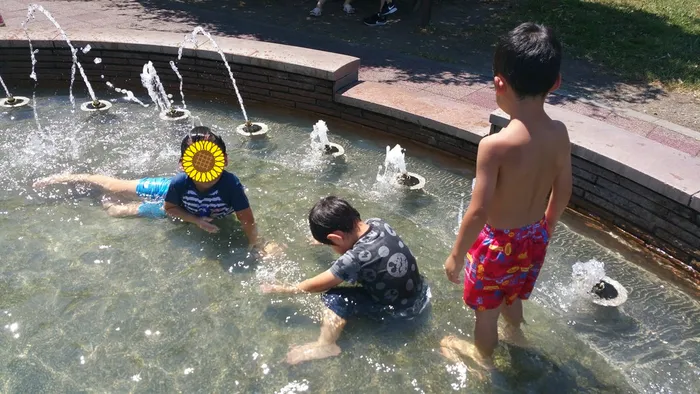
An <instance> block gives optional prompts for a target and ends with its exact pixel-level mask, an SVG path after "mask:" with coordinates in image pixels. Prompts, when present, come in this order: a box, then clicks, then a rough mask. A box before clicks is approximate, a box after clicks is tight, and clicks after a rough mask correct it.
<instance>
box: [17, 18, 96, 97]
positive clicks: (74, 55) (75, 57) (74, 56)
mask: <svg viewBox="0 0 700 394" xmlns="http://www.w3.org/2000/svg"><path fill="white" fill-rule="evenodd" d="M36 11H39V12H41V13H42V14H44V16H46V18H47V19H48V20H49V21H50V22H51V23H53V25H54V26H55V27H56V29H58V31H59V32H60V33H61V37H63V39H64V40H65V41H66V43H67V44H68V47H69V48H70V52H71V57H72V59H73V64H72V65H71V69H70V88H69V90H68V91H69V98H70V103H71V105H72V106H73V107H74V108H75V97H73V83H74V82H75V69H76V67H77V68H78V70H79V71H80V75H81V76H82V77H83V81H85V86H87V89H88V93H90V98H91V99H92V101H97V97H96V96H95V92H94V91H93V90H92V85H90V81H88V78H87V75H85V70H83V66H82V65H81V64H80V62H79V61H78V49H76V48H74V47H73V44H72V43H71V41H70V39H69V38H68V35H66V32H65V31H63V29H62V28H61V25H59V24H58V22H56V19H54V17H53V16H52V15H51V13H50V12H48V11H47V10H45V9H44V7H42V6H41V5H39V4H30V5H29V7H28V8H27V19H26V20H25V21H24V22H23V23H22V29H24V34H25V36H27V41H28V42H29V54H30V56H31V58H32V73H31V74H29V77H30V78H31V79H33V80H35V81H36V80H37V77H36V71H35V69H34V66H35V65H36V57H35V56H34V55H35V54H36V52H37V51H38V50H37V51H35V50H34V47H33V46H32V40H31V39H30V38H29V30H27V24H29V21H30V20H31V19H33V18H34V12H36ZM86 48H87V47H86Z"/></svg>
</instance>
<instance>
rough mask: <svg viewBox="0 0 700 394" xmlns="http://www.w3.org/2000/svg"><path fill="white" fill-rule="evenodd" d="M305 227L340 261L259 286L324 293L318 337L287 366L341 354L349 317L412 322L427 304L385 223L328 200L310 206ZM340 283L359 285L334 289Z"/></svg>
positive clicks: (296, 350) (411, 264) (405, 252)
mask: <svg viewBox="0 0 700 394" xmlns="http://www.w3.org/2000/svg"><path fill="white" fill-rule="evenodd" d="M309 227H311V234H312V235H313V237H314V239H315V240H316V241H318V242H320V243H322V244H325V245H328V246H330V247H331V248H332V249H333V251H334V252H336V253H338V254H340V255H341V256H340V258H338V260H336V261H335V262H334V263H333V265H331V268H330V269H328V270H327V271H325V272H323V273H322V274H319V275H317V276H315V277H313V278H311V279H307V280H305V281H303V282H301V283H298V284H296V285H292V286H287V285H263V286H262V291H263V292H264V293H281V294H297V293H323V296H322V299H323V303H324V304H325V306H326V308H325V310H324V313H323V322H322V323H321V334H320V336H319V338H318V339H317V340H316V341H315V342H311V343H308V344H306V345H302V346H296V347H293V348H292V349H291V350H290V351H289V354H288V355H287V362H288V363H289V364H298V363H301V362H303V361H308V360H316V359H321V358H326V357H332V356H337V355H338V354H340V347H338V345H337V344H336V341H337V340H338V338H339V337H340V334H341V333H342V332H343V328H344V327H345V324H346V323H347V320H348V319H350V318H353V317H359V316H361V317H369V318H373V319H376V320H384V319H394V318H404V319H411V318H413V317H415V316H417V315H419V314H420V313H421V312H423V310H424V309H425V307H426V306H427V305H428V303H429V300H430V290H429V289H428V285H427V284H426V283H424V280H423V277H422V276H421V274H420V272H419V271H418V265H417V264H416V259H415V257H413V254H412V253H411V250H410V249H408V246H407V245H406V244H404V242H403V240H402V239H401V238H400V237H399V236H398V234H396V231H394V229H393V228H392V227H391V226H390V225H389V224H388V223H386V222H385V221H383V220H381V219H368V220H366V221H364V222H363V221H362V220H361V219H360V213H359V212H357V210H356V209H355V208H353V207H352V206H351V205H350V204H349V203H348V202H347V201H345V200H342V199H340V198H337V197H334V196H330V197H325V198H323V199H321V201H319V202H318V203H316V205H314V207H313V208H311V211H310V212H309ZM343 282H350V283H357V284H359V285H360V286H358V287H336V286H338V285H340V284H341V283H343Z"/></svg>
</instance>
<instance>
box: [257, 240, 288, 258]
mask: <svg viewBox="0 0 700 394" xmlns="http://www.w3.org/2000/svg"><path fill="white" fill-rule="evenodd" d="M284 249H285V247H284V246H282V245H279V244H277V243H276V242H268V243H267V244H265V245H264V246H263V247H262V248H260V254H262V256H263V258H270V257H275V256H280V255H282V254H284Z"/></svg>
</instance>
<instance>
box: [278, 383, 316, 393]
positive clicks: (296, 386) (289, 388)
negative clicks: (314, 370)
mask: <svg viewBox="0 0 700 394" xmlns="http://www.w3.org/2000/svg"><path fill="white" fill-rule="evenodd" d="M308 390H309V381H308V380H306V379H302V380H301V381H300V382H297V381H294V382H290V383H287V385H286V386H284V387H282V388H281V389H279V391H276V392H275V393H276V394H295V393H303V392H305V391H308Z"/></svg>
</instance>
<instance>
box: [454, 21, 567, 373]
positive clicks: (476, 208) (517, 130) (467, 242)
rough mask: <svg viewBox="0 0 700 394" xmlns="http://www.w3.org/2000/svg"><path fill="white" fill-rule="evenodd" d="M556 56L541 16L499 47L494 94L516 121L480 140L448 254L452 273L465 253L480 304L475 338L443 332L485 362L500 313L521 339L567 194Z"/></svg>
mask: <svg viewBox="0 0 700 394" xmlns="http://www.w3.org/2000/svg"><path fill="white" fill-rule="evenodd" d="M560 65H561V44H560V43H559V41H558V40H557V38H556V37H555V36H554V32H553V31H552V30H551V29H549V28H547V27H544V26H542V25H537V24H534V23H524V24H522V25H520V26H518V27H516V28H515V29H514V30H512V31H511V32H509V33H508V34H507V35H505V36H504V37H503V38H501V40H500V41H499V43H498V45H497V47H496V53H495V55H494V60H493V71H494V78H493V80H494V84H495V88H496V101H497V102H498V106H499V107H500V108H501V109H502V110H504V111H505V112H506V113H508V114H509V115H510V117H511V121H510V124H509V125H508V126H507V127H506V128H504V129H503V130H501V131H500V132H499V133H497V134H494V135H490V136H488V137H486V138H484V139H483V140H482V141H481V143H480V144H479V149H478V154H477V159H476V161H477V163H476V185H475V188H474V192H473V194H472V200H471V202H470V203H469V208H468V209H467V212H466V214H465V215H464V218H463V220H462V225H461V227H460V229H459V234H458V235H457V240H456V242H455V244H454V246H453V248H452V251H451V253H450V255H449V257H448V258H447V260H446V261H445V273H446V274H447V278H448V279H449V280H450V281H452V282H454V283H459V274H460V272H461V271H462V269H463V268H464V266H465V263H466V273H465V278H464V302H465V303H466V304H467V305H468V306H469V307H471V308H472V309H474V311H475V313H476V323H475V327H474V344H472V343H470V342H467V341H464V340H461V339H457V338H455V337H446V338H444V339H443V340H442V342H441V345H442V347H443V348H442V350H443V353H444V354H446V355H448V356H454V355H455V353H458V354H461V355H463V356H467V357H470V358H472V359H474V360H475V361H476V362H477V363H479V364H480V365H481V366H482V367H486V368H490V367H491V366H492V364H491V356H492V354H493V352H494V349H495V348H496V345H497V344H498V330H497V323H498V317H499V315H501V314H503V317H504V319H505V323H506V325H505V330H504V331H505V334H506V337H507V339H508V337H510V339H511V340H513V341H515V342H520V341H522V340H524V337H523V335H522V331H521V330H520V324H521V323H523V322H524V319H523V304H522V301H523V300H527V299H528V298H529V297H530V292H531V291H532V289H533V287H534V285H535V281H536V280H537V276H538V274H539V272H540V269H541V268H542V263H543V262H544V258H545V254H546V251H547V245H548V243H549V238H550V234H551V233H552V232H553V231H554V228H555V227H556V225H557V222H558V221H559V218H560V217H561V215H562V213H563V212H564V209H565V208H566V205H567V204H568V201H569V198H570V197H571V188H572V178H571V148H570V142H569V136H568V133H567V130H566V126H564V124H563V123H561V122H558V121H555V120H552V119H551V118H550V117H549V116H547V114H546V113H545V111H544V101H545V97H546V96H547V94H548V93H549V92H551V91H553V90H555V89H557V88H558V87H559V85H560V83H561V75H560V74H559V69H560ZM547 198H549V202H547ZM465 257H466V261H465Z"/></svg>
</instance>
